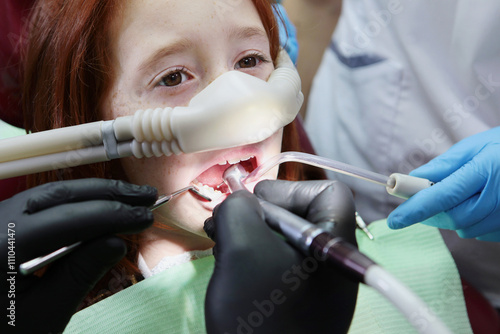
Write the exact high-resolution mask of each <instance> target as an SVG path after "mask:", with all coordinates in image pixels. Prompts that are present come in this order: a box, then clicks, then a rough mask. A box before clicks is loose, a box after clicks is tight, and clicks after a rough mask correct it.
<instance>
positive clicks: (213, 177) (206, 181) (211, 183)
mask: <svg viewBox="0 0 500 334" xmlns="http://www.w3.org/2000/svg"><path fill="white" fill-rule="evenodd" d="M236 164H239V165H241V166H242V167H243V168H245V170H246V171H247V172H248V173H251V172H252V171H253V170H254V169H255V168H257V166H258V165H257V159H256V158H255V157H254V156H250V157H246V158H242V159H239V160H231V161H226V162H225V163H221V164H217V165H214V166H212V167H210V168H209V169H207V170H206V171H204V172H203V173H201V174H200V175H198V177H197V178H196V179H194V180H193V181H192V182H191V183H192V184H193V185H195V186H196V187H197V188H198V189H199V190H200V192H201V193H202V194H203V195H205V196H207V197H209V198H211V199H212V201H216V200H217V199H219V198H220V197H222V196H223V195H225V194H228V193H229V192H230V191H229V188H228V186H227V185H226V184H225V183H224V180H223V179H222V175H223V174H224V172H225V171H226V169H228V168H229V167H231V166H233V165H236Z"/></svg>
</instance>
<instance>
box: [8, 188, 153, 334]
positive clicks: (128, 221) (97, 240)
mask: <svg viewBox="0 0 500 334" xmlns="http://www.w3.org/2000/svg"><path fill="white" fill-rule="evenodd" d="M156 197H157V191H156V189H155V188H152V187H149V186H142V187H139V186H135V185H131V184H128V183H124V182H121V181H114V180H104V179H84V180H74V181H62V182H54V183H48V184H45V185H42V186H39V187H36V188H33V189H30V190H27V191H24V192H22V193H20V194H17V195H16V196H14V197H12V198H10V199H8V200H5V201H3V202H0V217H1V223H0V225H1V226H0V228H1V229H2V230H1V232H0V249H1V252H0V254H1V259H2V270H3V271H4V273H7V278H12V279H11V281H7V285H6V284H5V282H6V280H5V279H3V280H2V281H3V282H4V283H3V284H2V286H4V288H3V289H2V295H3V296H4V297H3V300H5V299H7V303H8V304H7V306H6V307H5V308H2V310H3V312H4V313H5V312H6V313H7V315H12V314H14V315H15V321H14V323H15V327H13V326H10V325H9V324H8V323H9V322H10V321H11V320H12V319H14V318H13V317H12V316H11V317H10V318H9V317H7V318H6V317H5V315H4V316H3V321H2V328H6V329H7V330H6V331H3V332H4V333H5V332H7V333H10V332H13V333H59V332H62V331H63V330H64V328H65V326H66V325H67V323H68V322H69V320H70V318H71V316H72V315H73V314H74V313H75V311H76V309H77V307H78V305H79V304H80V303H81V301H82V300H83V298H84V297H85V296H86V295H87V293H88V292H89V291H90V290H91V289H92V288H93V286H94V285H95V284H96V283H97V281H98V280H99V279H100V278H101V277H102V276H103V275H104V274H105V273H106V272H107V271H108V270H109V269H110V268H111V267H112V266H113V265H115V264H116V263H117V262H118V261H119V260H120V259H121V258H122V257H123V256H124V255H125V253H126V246H125V243H124V241H123V240H121V239H119V238H118V237H116V236H113V235H114V234H117V233H136V232H139V231H142V230H143V229H145V228H147V227H149V226H150V225H151V224H152V223H153V215H152V213H151V211H150V210H148V209H147V206H149V205H151V204H153V203H154V201H155V199H156ZM9 238H10V239H9ZM77 241H83V242H84V243H83V244H82V245H81V246H79V247H77V248H76V249H75V250H74V251H73V252H72V253H70V254H68V255H66V256H64V257H63V258H61V259H59V260H57V261H55V262H54V263H53V264H51V266H50V267H49V268H48V270H47V272H46V273H45V274H44V275H43V276H42V277H41V278H39V277H36V276H34V275H29V276H22V275H21V274H20V273H18V274H17V275H11V274H9V273H10V272H16V271H17V267H18V266H19V265H20V264H21V263H23V262H26V261H28V260H31V259H33V258H36V257H38V256H41V255H46V254H48V253H51V252H53V251H55V250H57V249H59V248H61V247H63V246H69V245H71V244H73V243H75V242H77ZM9 250H11V251H12V252H11V253H10V255H13V254H14V253H15V259H12V258H8V255H9ZM8 261H11V262H14V263H9V262H8ZM9 264H12V265H13V266H15V268H13V267H11V266H10V265H9ZM11 282H12V283H13V284H14V285H11ZM12 290H14V291H12ZM9 291H12V293H14V294H15V296H14V295H11V296H10V297H9V296H8V293H9ZM6 297H7V298H6ZM12 302H14V303H15V304H14V311H13V312H11V311H10V310H7V311H6V308H8V307H9V306H10V305H11V303H12ZM10 307H11V306H10ZM11 309H12V307H11Z"/></svg>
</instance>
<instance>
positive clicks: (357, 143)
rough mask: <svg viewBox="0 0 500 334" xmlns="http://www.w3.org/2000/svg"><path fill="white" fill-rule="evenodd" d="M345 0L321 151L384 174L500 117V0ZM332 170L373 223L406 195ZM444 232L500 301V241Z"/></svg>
mask: <svg viewBox="0 0 500 334" xmlns="http://www.w3.org/2000/svg"><path fill="white" fill-rule="evenodd" d="M343 6H344V7H343V12H342V15H341V18H340V21H339V23H338V26H337V29H336V31H335V33H334V35H333V38H332V42H331V44H330V46H329V47H328V48H327V50H326V52H325V54H324V57H323V60H322V63H321V65H320V68H319V70H318V74H317V75H316V77H315V80H314V82H313V86H312V91H311V95H310V98H309V105H308V111H307V116H306V120H305V123H306V129H307V130H308V132H309V135H310V137H311V141H312V143H313V145H314V147H315V149H316V150H317V153H318V154H319V155H322V156H325V157H329V158H333V159H336V160H340V161H342V162H346V163H349V164H352V165H355V166H358V167H362V168H365V169H368V170H371V171H375V172H378V173H381V174H385V175H389V174H391V173H393V172H401V173H408V172H410V171H411V170H412V169H414V168H416V167H418V166H420V165H422V164H424V163H426V162H427V161H429V160H430V159H432V158H433V157H435V156H437V155H439V154H441V153H443V152H445V151H446V150H447V149H448V148H449V147H450V146H451V145H452V144H454V143H456V142H457V141H459V140H461V139H463V138H465V137H468V136H471V135H473V134H475V133H478V132H482V131H485V130H487V129H490V128H492V127H495V126H499V125H500V1H498V0H483V1H480V2H477V1H456V0H455V1H452V0H439V1H436V0H418V1H416V0H392V1H391V0H348V1H344V5H343ZM301 52H306V51H305V50H301ZM329 176H331V177H336V178H338V179H340V180H341V181H343V182H345V183H347V184H348V185H349V186H350V187H351V188H352V189H353V190H354V192H355V198H356V207H357V210H358V211H359V213H360V215H361V216H362V217H363V218H364V219H365V220H366V221H368V222H370V221H374V220H376V219H380V218H384V217H387V215H388V214H389V213H390V212H391V210H393V208H394V207H395V206H396V205H398V203H400V201H399V200H398V199H397V198H395V197H392V196H389V195H388V194H387V193H386V191H385V189H384V188H383V187H381V186H378V185H375V184H371V183H367V182H366V181H361V180H357V179H354V178H352V177H346V176H339V175H334V174H333V173H332V174H329ZM499 187H500V185H499ZM443 233H444V237H445V241H446V243H447V245H448V247H449V248H450V250H451V252H452V254H453V256H454V258H455V260H456V262H457V265H458V267H459V270H460V272H461V275H462V277H463V278H465V279H467V280H468V281H469V282H470V283H471V284H472V285H474V286H475V287H476V288H478V289H479V290H481V291H482V292H483V293H484V294H485V296H487V297H488V298H489V299H490V301H492V303H493V304H494V305H495V306H496V307H500V243H488V242H480V241H477V240H466V239H459V238H458V237H457V236H456V233H455V232H450V231H445V232H443ZM409 261H411V259H409Z"/></svg>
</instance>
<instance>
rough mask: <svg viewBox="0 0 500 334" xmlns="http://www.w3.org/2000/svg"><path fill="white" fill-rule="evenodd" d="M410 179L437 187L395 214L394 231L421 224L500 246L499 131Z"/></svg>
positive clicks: (458, 147)
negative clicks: (417, 178)
mask: <svg viewBox="0 0 500 334" xmlns="http://www.w3.org/2000/svg"><path fill="white" fill-rule="evenodd" d="M410 175H412V176H417V177H423V178H427V179H429V180H431V181H433V182H436V184H435V185H433V186H432V187H430V188H428V189H424V190H422V191H420V192H419V193H417V194H416V195H414V196H413V197H411V198H410V199H409V200H407V201H406V202H404V203H403V204H401V205H400V206H399V207H398V208H396V210H394V211H393V212H392V213H391V214H390V215H389V217H388V224H389V227H391V228H395V229H396V228H402V227H406V226H409V225H412V224H415V223H417V222H422V223H424V224H427V225H431V226H436V227H439V228H443V229H450V230H456V231H457V233H458V235H459V236H461V237H462V238H476V239H479V240H487V241H500V127H497V128H493V129H491V130H488V131H485V132H482V133H479V134H477V135H474V136H471V137H469V138H466V139H464V140H462V141H460V142H458V143H457V144H455V145H454V146H452V147H451V148H450V149H449V150H448V151H447V152H445V153H444V154H442V155H440V156H438V157H437V158H435V159H433V160H432V161H430V162H429V163H428V164H426V165H424V166H422V167H420V168H417V169H415V170H414V171H413V172H411V173H410Z"/></svg>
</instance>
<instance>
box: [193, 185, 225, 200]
mask: <svg viewBox="0 0 500 334" xmlns="http://www.w3.org/2000/svg"><path fill="white" fill-rule="evenodd" d="M197 188H198V190H199V191H200V193H202V194H203V195H204V196H207V197H209V198H211V199H212V201H215V200H217V199H219V197H221V196H222V195H223V193H222V192H220V191H219V190H215V189H214V188H212V187H210V186H207V185H204V184H203V185H202V184H198V185H197Z"/></svg>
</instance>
